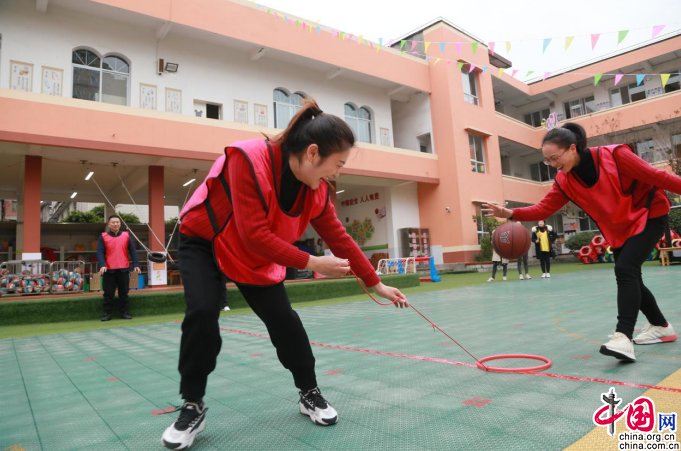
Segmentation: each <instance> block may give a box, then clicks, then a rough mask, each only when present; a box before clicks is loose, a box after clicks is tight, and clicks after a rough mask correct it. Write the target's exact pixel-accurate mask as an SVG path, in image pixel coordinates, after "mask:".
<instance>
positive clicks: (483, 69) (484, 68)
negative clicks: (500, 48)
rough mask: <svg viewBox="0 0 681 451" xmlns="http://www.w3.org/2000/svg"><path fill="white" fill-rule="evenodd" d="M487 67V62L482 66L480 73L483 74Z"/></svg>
mask: <svg viewBox="0 0 681 451" xmlns="http://www.w3.org/2000/svg"><path fill="white" fill-rule="evenodd" d="M487 69H489V66H488V65H487V64H485V65H484V66H482V73H483V74H484V73H485V72H487Z"/></svg>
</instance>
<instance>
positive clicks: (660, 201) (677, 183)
mask: <svg viewBox="0 0 681 451" xmlns="http://www.w3.org/2000/svg"><path fill="white" fill-rule="evenodd" d="M614 156H615V161H616V163H617V167H618V168H619V175H620V180H621V182H622V188H623V191H624V192H628V191H629V189H630V188H631V184H632V183H633V182H634V180H637V181H638V186H637V187H636V189H635V190H634V205H645V203H646V201H647V197H648V193H649V188H650V187H652V186H655V187H657V188H660V190H658V191H657V192H655V197H654V198H653V202H652V204H651V205H650V217H651V218H658V217H660V216H664V215H665V214H667V213H669V203H668V201H667V199H666V196H665V194H664V192H663V191H662V189H665V190H668V191H672V192H675V193H679V194H681V177H678V176H676V175H674V174H672V173H670V172H667V171H663V170H661V169H657V168H655V167H654V166H651V165H650V164H648V162H646V161H645V160H642V159H641V158H640V157H639V156H638V155H636V154H635V153H633V152H631V151H630V150H629V149H627V148H624V147H621V148H618V149H617V150H616V151H615V152H614ZM569 201H570V199H568V198H567V197H565V194H563V192H562V191H561V190H560V188H558V186H557V185H556V183H554V184H553V186H552V187H551V191H549V192H548V193H547V194H546V196H544V198H543V199H542V200H540V201H539V203H538V204H536V205H532V206H531V207H522V208H514V209H513V216H512V218H513V219H514V220H516V221H538V220H540V219H546V218H548V217H549V216H551V215H552V214H554V213H555V212H557V211H558V210H560V208H561V207H562V206H563V205H565V204H566V203H568V202H569Z"/></svg>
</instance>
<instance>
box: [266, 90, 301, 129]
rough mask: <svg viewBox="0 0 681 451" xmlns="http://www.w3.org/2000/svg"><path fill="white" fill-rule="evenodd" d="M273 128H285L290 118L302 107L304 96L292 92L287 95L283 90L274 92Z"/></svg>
mask: <svg viewBox="0 0 681 451" xmlns="http://www.w3.org/2000/svg"><path fill="white" fill-rule="evenodd" d="M273 98H274V127H275V128H286V126H287V125H288V123H289V122H290V121H291V118H292V117H293V116H295V114H296V112H298V110H299V109H300V108H301V107H302V106H303V101H304V100H305V94H303V93H302V92H294V93H293V94H289V93H288V91H287V90H286V89H284V88H277V89H275V90H274V94H273Z"/></svg>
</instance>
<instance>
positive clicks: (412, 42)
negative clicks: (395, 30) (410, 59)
mask: <svg viewBox="0 0 681 451" xmlns="http://www.w3.org/2000/svg"><path fill="white" fill-rule="evenodd" d="M416 44H417V42H416V41H411V51H412V52H413V51H414V50H416Z"/></svg>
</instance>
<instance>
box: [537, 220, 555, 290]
mask: <svg viewBox="0 0 681 451" xmlns="http://www.w3.org/2000/svg"><path fill="white" fill-rule="evenodd" d="M557 237H558V235H557V234H556V232H554V231H553V227H551V226H550V225H546V223H545V222H544V220H543V219H542V220H540V221H539V222H537V225H536V226H534V227H532V242H533V243H534V250H535V252H536V255H537V258H538V259H539V264H540V265H541V272H542V275H541V276H542V278H547V279H549V278H551V250H552V249H553V242H554V241H556V238H557Z"/></svg>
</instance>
